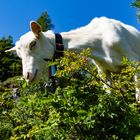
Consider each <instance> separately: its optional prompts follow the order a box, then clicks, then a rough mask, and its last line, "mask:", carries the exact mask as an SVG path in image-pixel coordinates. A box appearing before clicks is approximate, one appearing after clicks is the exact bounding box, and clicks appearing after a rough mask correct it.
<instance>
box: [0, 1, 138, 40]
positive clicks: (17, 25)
mask: <svg viewBox="0 0 140 140" xmlns="http://www.w3.org/2000/svg"><path fill="white" fill-rule="evenodd" d="M133 1H134V0H70V1H68V0H1V1H0V19H1V20H0V37H2V36H5V37H8V36H9V35H11V36H12V37H13V41H14V42H15V41H17V40H18V39H19V37H20V36H21V35H22V34H24V33H26V32H27V31H29V30H30V28H29V22H30V20H36V19H37V18H38V17H39V16H40V15H41V13H42V12H44V11H47V12H48V14H49V15H50V17H51V19H52V22H53V24H54V25H55V28H54V31H55V32H63V31H69V30H71V29H75V28H78V27H81V26H84V25H86V24H88V23H89V22H90V21H91V20H92V19H93V18H94V17H101V16H106V17H109V18H114V19H117V20H120V21H122V22H124V23H126V24H130V25H132V26H134V27H136V28H137V29H140V23H138V20H137V17H136V8H134V7H131V6H130V5H131V3H132V2H133Z"/></svg>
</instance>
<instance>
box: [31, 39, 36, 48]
mask: <svg viewBox="0 0 140 140" xmlns="http://www.w3.org/2000/svg"><path fill="white" fill-rule="evenodd" d="M35 45H36V41H32V42H31V43H30V50H32V49H33V48H34V47H35Z"/></svg>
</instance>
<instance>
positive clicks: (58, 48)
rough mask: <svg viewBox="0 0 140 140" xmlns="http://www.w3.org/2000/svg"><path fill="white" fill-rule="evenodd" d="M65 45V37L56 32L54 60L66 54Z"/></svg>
mask: <svg viewBox="0 0 140 140" xmlns="http://www.w3.org/2000/svg"><path fill="white" fill-rule="evenodd" d="M63 51H64V45H63V39H62V36H61V34H59V33H56V34H55V52H54V57H53V61H54V60H55V59H59V58H60V57H63V56H64V52H63Z"/></svg>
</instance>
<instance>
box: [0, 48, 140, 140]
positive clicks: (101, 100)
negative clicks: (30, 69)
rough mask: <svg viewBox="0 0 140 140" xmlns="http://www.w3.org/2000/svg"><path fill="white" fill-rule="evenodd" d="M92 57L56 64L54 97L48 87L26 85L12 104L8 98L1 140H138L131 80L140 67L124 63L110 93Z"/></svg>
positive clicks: (69, 55) (139, 121)
mask: <svg viewBox="0 0 140 140" xmlns="http://www.w3.org/2000/svg"><path fill="white" fill-rule="evenodd" d="M88 57H90V50H89V49H87V50H84V51H83V52H82V53H81V54H76V53H74V52H65V57H64V58H62V60H61V61H57V62H56V63H57V69H58V70H57V73H56V79H57V88H56V90H55V92H53V91H50V90H48V88H47V87H46V85H45V83H43V82H42V83H39V84H37V85H30V86H26V84H25V83H24V82H23V81H22V82H21V85H23V86H21V88H19V90H18V92H19V97H18V98H16V99H13V98H12V94H13V93H12V91H5V92H3V93H2V94H1V95H0V100H1V101H0V102H1V104H0V105H1V108H0V111H1V112H0V123H1V125H0V136H2V137H1V139H2V140H4V139H10V140H21V139H26V140H27V139H35V140H53V139H54V140H78V139H79V140H102V139H104V140H121V139H122V140H133V139H136V140H138V139H139V136H140V113H139V105H138V104H137V103H136V101H135V83H134V82H133V80H132V79H133V76H134V74H135V73H136V72H138V71H139V70H140V68H139V65H137V67H134V66H136V64H135V65H134V63H133V62H128V61H127V59H124V60H123V65H124V66H125V67H124V68H123V69H122V70H121V73H119V74H113V73H111V79H112V85H109V90H110V92H111V93H107V92H106V89H104V88H103V85H104V84H105V83H106V82H105V80H104V78H103V77H105V76H104V75H103V76H102V77H100V76H99V75H98V73H97V69H96V68H95V67H94V66H93V64H91V63H88V59H87V58H88ZM3 126H4V127H3Z"/></svg>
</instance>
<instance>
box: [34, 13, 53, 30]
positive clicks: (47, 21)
mask: <svg viewBox="0 0 140 140" xmlns="http://www.w3.org/2000/svg"><path fill="white" fill-rule="evenodd" d="M37 22H38V23H39V24H40V25H41V27H42V31H43V32H45V31H48V30H50V29H53V28H54V25H53V24H52V21H51V18H50V16H49V15H48V13H47V12H43V13H42V14H41V16H40V17H39V18H38V19H37Z"/></svg>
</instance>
